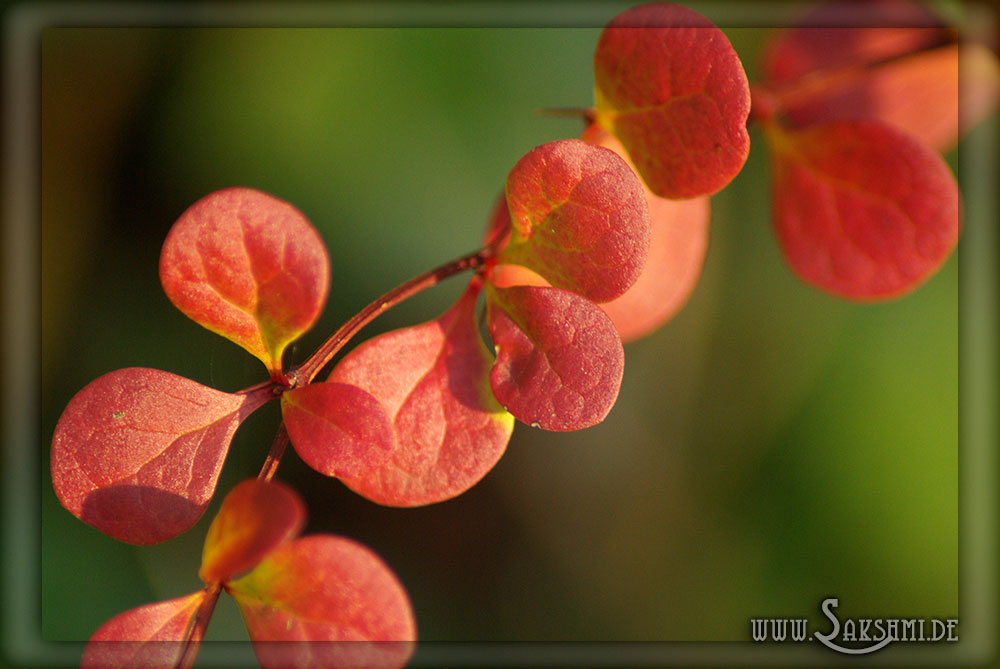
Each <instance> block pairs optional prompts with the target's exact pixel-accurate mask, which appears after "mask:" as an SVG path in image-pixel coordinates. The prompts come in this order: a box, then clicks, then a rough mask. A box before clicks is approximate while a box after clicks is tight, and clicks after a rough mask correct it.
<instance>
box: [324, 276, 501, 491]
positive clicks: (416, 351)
mask: <svg viewBox="0 0 1000 669" xmlns="http://www.w3.org/2000/svg"><path fill="white" fill-rule="evenodd" d="M481 289H482V284H481V283H480V281H479V280H478V279H473V281H472V282H471V283H470V285H469V287H468V288H467V289H466V291H465V293H464V294H463V295H462V296H461V297H460V298H459V299H458V301H457V302H456V303H455V305H454V306H452V307H451V308H450V309H449V310H448V311H447V312H445V314H444V315H442V316H441V317H440V318H437V319H435V320H433V321H430V322H427V323H423V324H421V325H417V326H414V327H409V328H403V329H400V330H395V331H393V332H387V333H385V334H382V335H379V336H378V337H375V338H373V339H370V340H368V341H366V342H364V343H363V344H361V345H360V346H358V347H357V348H356V349H354V350H353V351H351V352H350V353H349V354H348V355H347V356H345V357H344V359H343V360H341V361H340V363H339V364H338V365H337V366H336V367H335V368H334V370H333V372H332V373H331V374H330V380H331V381H337V382H342V383H350V384H353V385H356V386H359V387H361V388H364V389H365V390H367V391H368V392H369V393H371V394H372V395H374V396H375V397H376V398H378V400H379V402H380V403H381V405H382V406H383V407H384V408H385V410H386V413H387V414H388V416H389V418H390V420H391V421H392V427H393V431H394V433H395V437H396V449H395V450H394V451H393V452H392V455H391V457H390V458H389V459H388V460H386V462H385V463H384V464H383V465H382V466H381V467H378V468H377V469H374V470H372V471H371V472H369V474H368V475H366V476H362V477H358V478H344V477H342V479H341V480H342V481H343V482H344V483H345V484H346V485H347V486H348V487H350V488H351V489H352V490H354V491H355V492H357V493H359V494H361V495H364V496H365V497H367V498H368V499H370V500H372V501H375V502H378V503H380V504H390V505H394V506H416V505H420V504H430V503H432V502H439V501H442V500H445V499H450V498H452V497H455V496H456V495H458V494H460V493H462V492H464V491H465V490H467V489H469V488H470V487H472V486H473V485H474V484H476V483H477V482H478V481H479V480H480V479H481V478H482V477H483V476H485V475H486V473H487V472H488V471H489V470H490V469H492V468H493V465H495V464H496V462H497V461H498V460H499V459H500V456H501V455H503V453H504V450H505V449H506V447H507V442H508V441H509V439H510V435H511V432H512V430H513V427H514V418H513V416H511V415H510V414H509V413H507V412H506V411H504V409H503V407H501V406H500V405H499V404H498V403H497V401H496V399H495V398H494V397H493V392H492V391H491V390H490V385H489V370H490V365H491V364H492V362H493V357H492V356H491V355H490V354H489V352H488V351H487V349H486V347H485V345H484V344H483V341H482V338H481V337H480V336H479V330H478V328H477V325H476V311H475V309H476V298H477V297H478V295H479V293H480V291H481Z"/></svg>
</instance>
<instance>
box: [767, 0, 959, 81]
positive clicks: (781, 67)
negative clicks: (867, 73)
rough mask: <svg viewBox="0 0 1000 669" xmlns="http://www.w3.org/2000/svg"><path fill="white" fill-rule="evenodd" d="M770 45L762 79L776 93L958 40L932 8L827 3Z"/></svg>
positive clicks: (892, 3) (907, 4)
mask: <svg viewBox="0 0 1000 669" xmlns="http://www.w3.org/2000/svg"><path fill="white" fill-rule="evenodd" d="M795 23H796V25H795V26H794V27H792V28H788V29H785V30H780V31H778V32H777V33H776V34H775V35H774V36H773V37H772V38H771V39H770V40H769V41H768V43H767V45H766V47H765V51H764V55H763V58H762V61H761V79H762V81H763V82H764V83H765V84H767V85H769V86H774V87H775V89H776V90H778V89H780V87H781V86H783V85H787V84H790V83H796V82H798V81H799V80H801V79H803V78H807V77H815V76H817V74H818V73H821V72H828V71H831V70H843V69H844V68H847V67H859V66H867V65H872V64H875V63H879V62H884V61H889V60H892V59H894V58H898V57H900V56H905V55H907V54H911V53H913V52H916V51H920V50H924V49H928V48H933V47H935V46H940V45H942V44H945V43H948V42H951V41H953V40H954V31H953V30H951V29H949V28H946V27H944V26H943V25H942V23H941V19H940V18H939V17H938V16H937V15H935V14H934V13H933V12H932V11H931V10H930V9H928V8H927V7H925V6H923V5H921V4H920V3H916V2H905V1H903V2H899V1H890V2H885V1H881V2H853V1H851V2H826V3H823V4H820V5H818V6H816V7H813V8H811V9H810V10H809V11H808V13H806V14H805V15H804V16H802V17H801V18H799V19H797V20H796V22H795Z"/></svg>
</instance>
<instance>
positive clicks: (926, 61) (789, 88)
mask: <svg viewBox="0 0 1000 669" xmlns="http://www.w3.org/2000/svg"><path fill="white" fill-rule="evenodd" d="M960 67H961V72H960ZM761 69H762V79H763V81H764V83H765V84H766V86H767V87H768V88H769V89H770V92H771V94H772V95H773V96H774V99H775V101H776V102H777V103H778V104H779V105H780V107H781V110H782V111H783V112H784V114H785V116H786V118H787V119H788V121H789V122H790V123H791V124H792V125H793V126H795V127H804V126H807V125H813V124H816V123H821V122H825V121H833V120H843V119H848V118H876V119H880V120H882V121H885V122H886V123H888V124H889V125H892V126H895V127H896V128H898V129H900V130H903V131H905V132H908V133H910V134H912V135H914V136H916V137H917V138H919V139H921V140H923V141H924V142H926V143H927V144H929V145H930V146H932V147H934V148H935V149H937V150H939V151H945V150H947V149H950V148H951V147H952V146H953V145H954V144H955V142H956V141H957V140H958V137H959V135H960V134H961V133H962V132H964V131H965V130H967V129H968V128H970V127H971V126H973V125H975V123H977V122H978V121H980V120H981V119H982V118H983V117H984V116H986V114H988V113H989V112H990V111H991V110H992V109H993V108H994V107H995V106H996V103H997V98H998V96H1000V65H998V63H997V59H996V57H995V56H994V55H993V53H992V52H991V51H990V50H989V49H987V48H985V47H983V46H982V45H978V44H974V43H963V44H961V45H959V44H957V43H955V31H954V30H952V29H950V28H946V27H943V26H942V25H941V22H940V19H939V18H938V17H936V16H935V15H934V14H933V13H932V12H931V11H930V10H928V9H927V8H926V7H922V6H920V5H917V4H914V3H907V2H873V3H829V4H826V5H822V6H821V7H819V8H818V9H816V10H814V11H813V12H811V13H810V14H809V15H808V16H807V17H805V18H804V19H803V25H801V26H798V27H795V28H792V29H789V30H785V31H781V32H779V33H778V34H777V35H776V36H775V37H774V39H772V40H771V41H770V43H769V45H768V48H767V50H766V51H765V55H764V58H763V64H762V68H761ZM960 76H961V78H962V80H963V82H962V86H961V87H960V86H959V78H960Z"/></svg>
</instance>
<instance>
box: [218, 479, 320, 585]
mask: <svg viewBox="0 0 1000 669" xmlns="http://www.w3.org/2000/svg"><path fill="white" fill-rule="evenodd" d="M305 519H306V509H305V505H304V504H303V503H302V500H301V499H300V498H299V496H298V493H296V492H295V491H294V490H292V489H291V488H289V487H287V486H285V485H283V484H281V483H274V482H269V481H260V480H257V479H248V480H246V481H242V482H241V483H239V485H237V486H236V487H235V488H233V489H232V490H231V491H230V492H229V494H228V495H226V498H225V499H224V500H222V506H221V507H220V508H219V513H218V514H217V515H216V516H215V518H214V519H213V520H212V524H211V526H209V528H208V534H207V535H206V537H205V548H204V550H203V551H202V555H201V570H200V571H199V572H198V576H199V577H200V578H201V580H203V581H205V582H206V583H212V582H215V581H224V580H227V579H230V578H232V577H233V576H235V575H237V574H240V573H241V572H244V571H246V570H247V569H250V568H251V567H253V566H254V565H256V564H257V563H258V562H260V561H261V560H262V559H263V558H264V556H266V555H267V554H268V553H270V552H271V551H272V550H274V548H275V547H277V546H279V545H280V544H282V543H284V542H285V541H288V540H289V539H292V538H293V537H295V536H297V535H298V533H299V530H301V529H302V525H303V524H304V523H305Z"/></svg>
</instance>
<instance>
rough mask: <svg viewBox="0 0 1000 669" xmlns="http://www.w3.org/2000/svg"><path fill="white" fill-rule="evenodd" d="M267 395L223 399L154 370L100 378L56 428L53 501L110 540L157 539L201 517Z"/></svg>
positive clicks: (224, 395) (125, 371)
mask: <svg viewBox="0 0 1000 669" xmlns="http://www.w3.org/2000/svg"><path fill="white" fill-rule="evenodd" d="M272 397H273V395H271V394H270V393H269V392H267V391H266V390H265V391H263V392H257V393H251V394H230V393H224V392H222V391H220V390H215V389H213V388H208V387H205V386H203V385H201V384H199V383H196V382H194V381H192V380H190V379H186V378H183V377H180V376H177V375H175V374H169V373H167V372H161V371H159V370H156V369H145V368H139V367H133V368H128V369H119V370H117V371H114V372H111V373H109V374H105V375H104V376H102V377H100V378H98V379H96V380H94V381H92V382H91V383H90V384H88V385H87V386H86V387H85V388H83V390H81V391H80V392H78V393H77V394H76V395H75V396H74V397H73V399H72V400H70V402H69V404H68V405H67V406H66V409H65V410H64V411H63V414H62V416H61V417H60V418H59V422H58V424H57V425H56V430H55V434H54V435H53V438H52V484H53V487H54V488H55V491H56V495H58V497H59V500H60V501H61V502H62V504H63V506H65V507H66V508H67V509H68V510H69V511H70V512H71V513H73V515H75V516H77V517H78V518H80V519H81V520H83V521H84V522H86V523H89V524H90V525H93V526H94V527H96V528H97V529H98V530H100V531H102V532H104V533H105V534H109V535H111V536H112V537H114V538H116V539H120V540H121V541H126V542H128V543H133V544H155V543H159V542H161V541H166V540H167V539H170V538H172V537H174V536H176V535H178V534H180V533H181V532H183V531H185V530H187V529H188V528H190V527H191V526H192V525H194V523H195V522H196V521H197V520H198V518H200V517H201V514H202V513H203V512H204V511H205V506H206V505H207V504H208V501H209V499H210V498H211V497H212V493H213V492H214V491H215V484H216V481H217V480H218V477H219V471H220V469H221V468H222V462H223V460H225V457H226V453H227V452H228V450H229V443H230V441H231V440H232V438H233V434H234V433H235V432H236V428H237V427H238V426H239V424H240V422H241V421H242V420H243V419H244V418H246V417H247V416H248V415H250V413H251V412H252V411H254V410H255V409H257V408H258V407H259V406H261V405H262V404H264V403H265V402H267V401H268V400H269V399H271V398H272Z"/></svg>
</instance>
